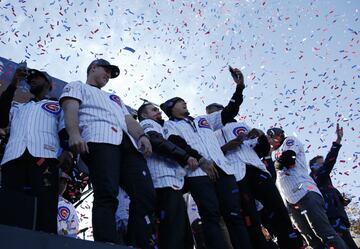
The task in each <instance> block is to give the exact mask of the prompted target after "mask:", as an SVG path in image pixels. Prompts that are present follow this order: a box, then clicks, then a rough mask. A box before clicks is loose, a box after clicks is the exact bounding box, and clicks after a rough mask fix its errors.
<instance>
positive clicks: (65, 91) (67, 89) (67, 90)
mask: <svg viewBox="0 0 360 249" xmlns="http://www.w3.org/2000/svg"><path fill="white" fill-rule="evenodd" d="M71 89H72V86H69V84H68V85H66V86H65V87H64V88H63V91H62V92H63V93H68V92H70V91H71Z"/></svg>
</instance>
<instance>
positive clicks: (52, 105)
mask: <svg viewBox="0 0 360 249" xmlns="http://www.w3.org/2000/svg"><path fill="white" fill-rule="evenodd" d="M41 108H42V109H44V110H45V111H47V112H49V113H51V114H55V115H57V114H59V113H60V112H61V108H60V105H59V104H58V103H56V102H47V103H44V104H42V105H41Z"/></svg>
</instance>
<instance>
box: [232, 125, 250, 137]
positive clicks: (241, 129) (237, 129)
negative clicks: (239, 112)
mask: <svg viewBox="0 0 360 249" xmlns="http://www.w3.org/2000/svg"><path fill="white" fill-rule="evenodd" d="M247 132H248V130H247V129H246V127H244V126H240V127H235V128H234V129H233V133H234V135H235V136H239V135H240V134H242V133H247Z"/></svg>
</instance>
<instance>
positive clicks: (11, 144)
mask: <svg viewBox="0 0 360 249" xmlns="http://www.w3.org/2000/svg"><path fill="white" fill-rule="evenodd" d="M62 117H63V116H62V110H61V108H60V105H59V103H58V102H57V101H53V100H48V99H43V100H41V101H38V102H35V101H29V102H27V103H17V102H13V103H12V106H11V109H10V117H9V120H10V137H9V141H8V143H7V145H6V149H5V153H4V157H3V159H2V161H1V165H3V164H5V163H6V162H8V161H10V160H14V159H16V158H19V157H20V156H21V155H22V154H23V153H24V152H25V150H26V149H28V151H29V152H30V154H31V155H32V156H34V157H41V158H57V154H58V152H59V149H60V141H59V136H58V132H59V131H60V129H62V128H64V124H63V122H62Z"/></svg>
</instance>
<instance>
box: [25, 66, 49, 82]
mask: <svg viewBox="0 0 360 249" xmlns="http://www.w3.org/2000/svg"><path fill="white" fill-rule="evenodd" d="M36 75H40V76H42V77H44V78H45V79H46V81H47V82H49V83H50V84H51V83H52V79H51V77H50V75H49V74H48V73H46V72H44V71H39V70H36V69H29V70H28V76H27V78H28V79H31V78H32V77H35V76H36Z"/></svg>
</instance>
